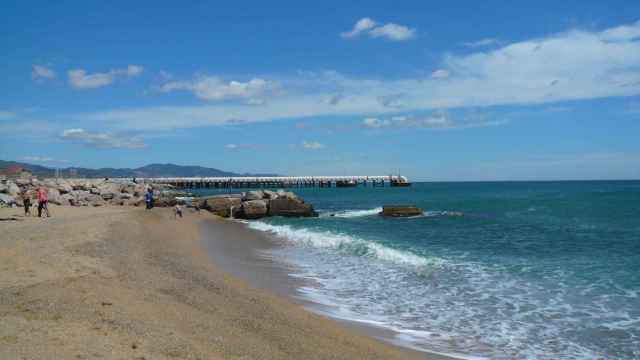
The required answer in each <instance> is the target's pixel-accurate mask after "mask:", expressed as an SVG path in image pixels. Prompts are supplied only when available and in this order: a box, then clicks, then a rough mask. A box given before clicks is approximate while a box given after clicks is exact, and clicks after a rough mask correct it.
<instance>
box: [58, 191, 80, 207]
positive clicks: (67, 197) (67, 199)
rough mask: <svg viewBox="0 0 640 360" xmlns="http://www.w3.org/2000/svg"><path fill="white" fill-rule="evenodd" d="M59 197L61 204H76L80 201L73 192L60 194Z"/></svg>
mask: <svg viewBox="0 0 640 360" xmlns="http://www.w3.org/2000/svg"><path fill="white" fill-rule="evenodd" d="M58 199H59V205H76V204H77V203H78V201H77V200H76V197H75V196H73V195H72V194H71V193H67V194H64V195H60V196H59V197H58Z"/></svg>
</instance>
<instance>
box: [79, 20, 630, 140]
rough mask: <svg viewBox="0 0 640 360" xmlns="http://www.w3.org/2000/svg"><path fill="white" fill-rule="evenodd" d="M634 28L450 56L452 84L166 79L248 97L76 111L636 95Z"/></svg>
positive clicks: (174, 121)
mask: <svg viewBox="0 0 640 360" xmlns="http://www.w3.org/2000/svg"><path fill="white" fill-rule="evenodd" d="M637 31H640V22H636V23H634V24H631V25H624V26H619V27H615V28H611V29H605V30H603V31H601V32H586V31H575V30H574V31H568V32H565V33H561V34H555V35H553V36H549V37H546V38H540V39H532V40H528V41H522V42H517V43H513V44H509V45H505V46H502V47H499V48H496V49H492V50H487V51H478V52H473V53H471V54H465V55H455V54H449V55H447V56H445V57H444V58H443V59H442V62H441V67H440V68H439V69H438V70H443V71H446V72H448V74H449V76H448V77H447V78H446V81H442V79H441V78H433V77H432V74H433V73H428V74H426V75H424V76H422V77H417V78H404V79H394V80H384V79H367V78H354V77H349V76H345V75H342V74H340V73H337V72H335V71H326V72H319V73H312V72H299V73H297V74H296V76H291V77H283V78H279V79H278V80H277V82H276V83H277V84H278V86H280V85H281V86H282V87H283V88H286V89H287V91H286V92H284V91H273V90H265V88H266V89H272V88H273V87H269V86H266V85H264V83H263V82H257V84H263V85H257V86H249V85H248V84H249V83H251V82H250V81H249V82H246V83H242V82H239V83H238V85H237V86H232V85H231V83H229V82H223V81H221V80H219V79H217V78H214V79H213V80H203V81H200V79H196V80H194V81H191V82H178V83H176V82H173V83H167V84H165V85H166V86H167V87H168V88H167V89H165V91H173V90H178V89H180V90H188V91H192V92H193V93H194V94H195V95H196V96H199V97H201V98H211V99H214V100H215V99H238V100H243V102H240V103H227V102H225V103H219V104H211V105H201V106H184V107H179V106H159V107H147V108H131V109H120V110H117V111H106V112H97V113H89V114H78V115H76V119H77V120H78V121H80V120H87V119H89V120H92V121H96V122H100V123H103V124H109V125H111V126H115V127H118V128H121V129H129V130H131V129H134V130H146V129H156V130H167V129H175V128H188V127H199V126H211V125H227V124H237V123H240V122H245V123H248V122H259V121H271V120H275V119H302V118H308V117H319V116H346V115H349V116H362V117H367V116H369V117H381V116H383V115H385V114H386V115H388V116H390V114H393V113H397V112H398V109H399V108H400V109H402V111H403V112H405V113H410V114H411V113H413V114H415V113H421V112H424V111H428V110H434V109H450V108H458V107H487V106H494V105H520V104H553V103H554V102H560V101H567V100H586V99H596V98H604V97H616V96H637V95H640V41H638V39H637V37H636V35H635V34H636V32H637ZM612 39H615V41H613V40H612ZM550 59H553V61H550ZM254 83H255V82H254ZM267 83H269V82H267ZM169 84H173V85H169ZM232 89H237V90H232ZM335 94H341V95H342V96H343V97H342V98H341V99H340V101H338V102H335V101H333V102H332V101H331V99H332V97H333V96H335ZM276 95H277V96H276ZM269 96H270V97H269ZM253 98H255V99H265V98H268V100H269V101H267V102H266V103H264V104H263V105H262V106H249V105H247V104H246V103H247V101H248V100H249V99H253Z"/></svg>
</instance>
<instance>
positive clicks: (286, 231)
mask: <svg viewBox="0 0 640 360" xmlns="http://www.w3.org/2000/svg"><path fill="white" fill-rule="evenodd" d="M249 227H250V228H252V229H254V230H260V231H266V232H269V233H272V234H274V235H276V236H277V237H279V238H281V239H284V240H287V241H290V242H294V243H299V244H305V245H310V246H314V247H318V248H332V249H336V250H341V251H346V252H348V253H351V254H353V255H358V256H365V257H373V258H377V259H379V260H383V261H389V262H393V263H396V264H404V265H411V266H415V267H422V266H428V265H433V264H438V263H439V262H440V261H441V260H440V259H430V258H425V257H422V256H418V255H415V254H413V253H411V252H409V251H405V250H397V249H392V248H390V247H387V246H384V245H381V244H378V243H376V242H373V241H369V240H364V239H360V238H357V237H354V236H351V235H347V234H341V233H335V232H331V231H316V230H310V229H306V228H301V229H294V228H293V227H291V226H289V225H272V224H267V223H265V222H261V221H257V222H251V223H249Z"/></svg>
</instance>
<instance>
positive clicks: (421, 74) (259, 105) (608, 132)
mask: <svg viewBox="0 0 640 360" xmlns="http://www.w3.org/2000/svg"><path fill="white" fill-rule="evenodd" d="M0 19H1V20H2V21H1V25H0V26H1V27H2V30H1V31H0V49H2V54H3V56H2V57H1V59H0V64H1V66H0V74H1V76H2V79H3V81H2V82H0V91H1V93H2V96H1V97H0V159H10V160H18V161H25V162H30V163H37V164H41V165H48V166H57V167H68V166H83V167H103V166H109V167H136V166H141V165H145V164H148V163H152V162H172V163H178V164H198V165H203V166H210V167H217V168H220V169H225V170H231V171H238V172H277V173H281V174H290V175H296V174H300V175H351V174H353V175H356V174H366V175H377V174H389V173H397V172H398V171H400V172H401V173H402V174H404V175H407V176H409V177H410V178H411V179H412V180H527V179H531V180H538V179H540V180H554V179H619V178H623V179H638V178H640V141H639V140H638V139H640V2H637V1H608V2H601V1H598V2H596V1H563V2H561V3H559V2H557V1H535V2H533V1H531V2H526V3H524V2H522V3H519V4H517V5H515V4H513V5H506V4H505V2H498V1H485V2H482V3H478V4H470V2H456V1H449V2H447V3H446V4H437V5H435V4H433V3H428V2H424V1H415V2H403V3H402V4H397V3H391V2H388V1H387V2H372V1H367V2H349V4H348V5H345V4H344V2H337V1H336V2H332V1H324V2H322V3H316V4H311V3H306V4H302V3H300V2H284V1H282V2H277V3H273V2H272V3H267V2H247V1H235V2H233V3H232V4H216V3H214V2H190V3H189V4H180V5H177V4H175V3H174V4H171V3H169V2H165V3H163V2H158V1H154V2H151V1H149V2H136V4H131V3H130V2H119V3H118V4H115V2H109V3H98V2H91V3H86V4H82V3H78V2H70V1H69V2H65V1H59V2H40V3H38V2H35V3H33V2H32V3H29V4H26V3H24V2H7V3H4V6H3V12H2V14H0Z"/></svg>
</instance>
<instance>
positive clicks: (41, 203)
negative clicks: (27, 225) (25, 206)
mask: <svg viewBox="0 0 640 360" xmlns="http://www.w3.org/2000/svg"><path fill="white" fill-rule="evenodd" d="M42 210H44V211H45V212H46V213H47V217H50V216H51V215H49V193H48V192H47V188H45V187H44V186H40V187H39V188H38V217H42Z"/></svg>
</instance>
